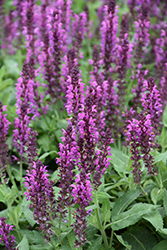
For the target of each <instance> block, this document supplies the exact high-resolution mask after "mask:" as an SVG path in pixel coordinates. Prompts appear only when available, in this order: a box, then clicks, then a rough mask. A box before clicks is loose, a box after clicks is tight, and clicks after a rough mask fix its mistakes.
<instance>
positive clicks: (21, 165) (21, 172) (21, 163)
mask: <svg viewBox="0 0 167 250" xmlns="http://www.w3.org/2000/svg"><path fill="white" fill-rule="evenodd" d="M22 177H23V162H22V159H20V187H21V191H22V194H23V193H24V190H23V187H22V180H23V179H22Z"/></svg>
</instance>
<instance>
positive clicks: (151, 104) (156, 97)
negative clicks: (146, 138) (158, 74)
mask: <svg viewBox="0 0 167 250" xmlns="http://www.w3.org/2000/svg"><path fill="white" fill-rule="evenodd" d="M142 92H143V97H142V106H143V107H144V112H146V114H150V119H151V125H152V127H153V128H154V133H155V134H156V135H157V134H159V133H158V127H159V126H160V127H161V126H162V122H161V119H162V104H161V97H160V93H159V91H158V89H157V86H156V84H155V83H154V79H153V78H152V77H150V78H149V79H148V81H144V88H143V90H142Z"/></svg>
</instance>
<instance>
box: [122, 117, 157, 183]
mask: <svg viewBox="0 0 167 250" xmlns="http://www.w3.org/2000/svg"><path fill="white" fill-rule="evenodd" d="M150 118H151V117H150V114H148V115H146V116H145V115H144V114H140V115H139V120H136V119H132V121H129V125H128V126H127V131H126V132H125V136H127V142H128V144H129V146H130V152H131V155H132V156H131V160H132V161H133V163H132V168H133V171H132V173H133V174H134V182H135V183H138V184H139V183H140V181H141V178H142V175H143V172H142V171H141V160H143V162H144V164H145V167H146V168H147V171H148V174H150V175H153V174H155V173H156V172H155V170H154V166H153V165H154V161H153V156H152V155H151V154H150V151H151V148H152V147H153V140H154V137H155V135H154V133H153V127H152V126H151V119H150Z"/></svg>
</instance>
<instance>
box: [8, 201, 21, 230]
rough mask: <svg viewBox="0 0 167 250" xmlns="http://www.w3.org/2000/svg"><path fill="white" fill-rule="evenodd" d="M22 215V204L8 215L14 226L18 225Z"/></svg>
mask: <svg viewBox="0 0 167 250" xmlns="http://www.w3.org/2000/svg"><path fill="white" fill-rule="evenodd" d="M20 215H21V210H20V204H19V205H17V207H15V208H14V209H13V210H11V211H10V213H9V214H8V216H9V220H10V221H11V222H12V224H13V225H15V226H16V225H18V222H19V217H20Z"/></svg>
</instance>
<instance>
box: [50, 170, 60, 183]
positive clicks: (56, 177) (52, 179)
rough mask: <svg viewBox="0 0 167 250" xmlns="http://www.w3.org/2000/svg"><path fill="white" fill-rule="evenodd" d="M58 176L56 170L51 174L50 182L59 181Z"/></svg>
mask: <svg viewBox="0 0 167 250" xmlns="http://www.w3.org/2000/svg"><path fill="white" fill-rule="evenodd" d="M58 174H59V171H58V170H56V171H54V172H53V173H52V176H51V181H58V180H59V179H60V177H59V176H58Z"/></svg>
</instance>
